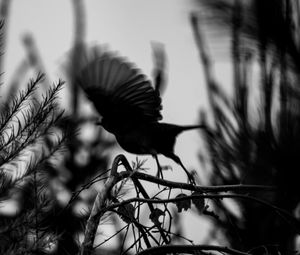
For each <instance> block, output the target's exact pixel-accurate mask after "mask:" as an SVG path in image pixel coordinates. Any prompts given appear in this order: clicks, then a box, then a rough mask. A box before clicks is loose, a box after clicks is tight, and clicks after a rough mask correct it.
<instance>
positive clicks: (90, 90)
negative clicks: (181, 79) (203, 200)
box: [75, 48, 203, 184]
mask: <svg viewBox="0 0 300 255" xmlns="http://www.w3.org/2000/svg"><path fill="white" fill-rule="evenodd" d="M82 52H84V53H83V54H82V56H83V57H81V58H78V59H81V60H79V61H80V64H79V65H78V66H79V70H78V72H77V77H76V79H75V81H76V83H77V85H78V86H80V87H81V88H82V89H83V91H84V92H85V94H86V96H87V98H88V99H89V100H90V101H91V102H92V104H93V105H94V107H95V109H96V111H97V112H98V113H99V114H100V115H101V117H102V119H101V121H100V122H99V124H100V125H101V126H102V127H103V128H104V129H105V130H107V131H108V132H110V133H112V134H113V135H114V136H115V138H116V141H117V142H118V144H119V145H120V147H121V148H122V149H124V150H125V151H127V152H129V153H133V154H137V155H152V156H153V157H154V158H155V160H156V164H157V168H158V170H157V177H161V178H163V174H162V168H161V166H160V163H159V161H158V155H160V154H161V155H164V156H165V157H167V158H170V159H172V160H173V161H174V162H176V163H177V164H178V165H180V166H181V167H182V169H183V170H184V171H185V173H186V174H187V177H188V180H189V181H190V183H192V184H195V180H194V176H193V175H192V174H191V173H189V171H188V170H187V169H186V168H185V166H184V165H183V163H182V161H181V160H180V158H179V157H178V156H177V155H176V154H175V153H174V146H175V142H176V137H177V136H178V135H179V134H180V133H182V132H184V131H187V130H191V129H198V128H203V125H188V126H182V125H176V124H170V123H163V122H161V120H162V114H161V110H162V99H161V96H160V92H159V89H158V88H159V86H158V85H156V86H155V87H154V86H153V85H152V83H151V81H150V79H148V77H147V76H146V75H145V74H143V73H142V71H141V70H140V69H138V68H137V67H136V66H135V65H134V64H133V63H131V62H129V61H128V60H127V59H125V58H123V57H120V56H119V55H117V54H116V53H113V52H109V51H104V52H103V51H102V50H101V49H100V50H99V49H96V48H94V49H92V50H90V51H88V50H83V51H82ZM158 75H160V74H159V73H158ZM158 80H161V79H158Z"/></svg>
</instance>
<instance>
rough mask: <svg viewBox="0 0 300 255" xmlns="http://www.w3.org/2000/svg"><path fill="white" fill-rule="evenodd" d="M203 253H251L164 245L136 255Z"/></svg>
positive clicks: (234, 254)
mask: <svg viewBox="0 0 300 255" xmlns="http://www.w3.org/2000/svg"><path fill="white" fill-rule="evenodd" d="M205 251H211V252H212V251H216V252H220V253H222V254H230V255H249V254H251V253H248V252H242V251H238V250H234V249H231V248H228V247H225V246H215V245H164V246H159V247H152V248H150V249H147V250H144V251H142V252H139V253H138V254H137V255H153V254H159V255H164V254H166V255H167V254H177V253H184V254H201V252H205Z"/></svg>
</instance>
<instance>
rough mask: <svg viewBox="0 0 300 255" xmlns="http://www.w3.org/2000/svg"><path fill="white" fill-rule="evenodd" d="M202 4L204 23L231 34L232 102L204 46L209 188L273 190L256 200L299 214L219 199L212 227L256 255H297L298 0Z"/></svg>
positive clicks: (299, 165) (299, 194) (299, 142)
mask: <svg viewBox="0 0 300 255" xmlns="http://www.w3.org/2000/svg"><path fill="white" fill-rule="evenodd" d="M198 3H199V4H200V6H201V8H203V9H205V10H207V12H204V11H202V12H201V15H200V19H201V21H203V23H204V24H205V25H206V26H208V29H209V27H210V25H209V23H211V24H214V29H217V31H218V30H220V31H222V30H224V29H226V30H227V31H230V30H231V35H230V38H231V45H232V47H231V56H232V66H233V88H234V89H233V92H234V94H233V95H232V96H227V95H226V94H225V93H224V92H223V91H222V87H221V85H219V84H218V83H217V82H216V79H215V78H214V77H213V76H212V75H211V68H212V67H211V65H210V64H211V61H210V59H209V56H208V55H207V54H206V55H204V56H205V57H207V58H208V61H207V59H204V58H203V54H205V53H204V52H203V50H204V46H203V45H199V40H198V48H199V50H200V53H202V55H201V56H202V61H203V63H204V65H206V67H205V68H206V69H205V70H206V75H207V77H210V79H208V90H209V94H210V105H211V109H212V114H213V116H214V118H213V121H212V123H211V130H210V132H209V133H207V135H206V136H205V139H206V146H207V149H208V152H209V161H210V163H211V164H210V166H211V169H210V170H211V176H210V183H211V184H213V185H223V184H227V185H228V184H261V185H274V186H276V187H277V188H278V191H277V192H276V193H265V194H261V193H259V194H257V195H256V196H257V197H259V198H262V199H264V200H265V201H267V202H268V203H270V204H272V205H275V206H277V207H280V208H282V209H284V210H286V211H287V212H289V213H290V214H291V215H294V216H295V221H294V222H293V223H291V222H289V221H288V220H287V219H285V218H284V216H282V217H280V216H278V214H276V213H274V211H272V210H270V209H267V208H266V207H264V206H263V205H260V204H257V203H253V202H249V201H246V200H237V199H236V200H234V203H232V204H231V205H226V204H224V203H221V202H220V201H215V208H216V213H217V214H218V215H219V216H220V218H219V219H218V220H216V221H215V222H214V224H215V226H216V231H215V236H216V237H219V238H224V237H225V238H226V240H227V241H228V242H229V244H230V246H232V247H234V248H237V249H241V250H248V251H251V254H292V253H293V251H294V250H295V249H296V248H297V247H295V241H296V237H297V232H296V229H297V226H299V224H300V222H299V215H298V213H297V211H298V210H299V201H300V190H299V187H300V186H299V177H300V162H299V149H300V139H299V138H300V129H299V127H300V125H299V124H300V100H299V99H300V98H299V82H300V80H299V70H300V62H299V61H300V42H299V29H298V28H299V25H300V23H299V21H300V19H299V17H300V9H299V1H290V0H272V1H269V0H251V1H250V0H249V1H237V0H232V1H226V0H223V1H222V0H217V1H205V0H203V1H198ZM203 9H202V10H203ZM205 13H206V14H207V15H206V14H205ZM195 15H196V14H195ZM208 16H209V17H208ZM195 17H196V16H194V22H196V26H195V29H196V32H195V33H196V34H197V33H198V37H200V42H201V39H202V40H204V38H203V37H204V36H203V33H202V32H201V29H200V28H199V27H197V26H198V25H199V24H198V20H195V19H196V18H195ZM207 20H209V22H205V21H207ZM203 23H202V25H203ZM203 26H204V25H203ZM206 53H207V52H206ZM255 91H258V93H256V92H255ZM219 230H221V231H219ZM220 232H221V235H220ZM220 240H221V239H220ZM298 248H299V247H298Z"/></svg>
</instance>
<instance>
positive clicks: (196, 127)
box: [180, 125, 206, 131]
mask: <svg viewBox="0 0 300 255" xmlns="http://www.w3.org/2000/svg"><path fill="white" fill-rule="evenodd" d="M198 128H199V129H206V126H205V125H188V126H180V129H181V131H187V130H191V129H198Z"/></svg>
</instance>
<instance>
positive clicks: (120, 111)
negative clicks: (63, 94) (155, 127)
mask: <svg viewBox="0 0 300 255" xmlns="http://www.w3.org/2000/svg"><path fill="white" fill-rule="evenodd" d="M100 52H101V51H100ZM93 53H96V54H92V56H88V57H87V58H84V59H87V60H85V61H86V62H87V63H85V64H81V70H80V72H79V75H78V78H77V83H78V84H79V85H80V86H81V87H82V88H83V89H84V91H85V92H86V94H87V96H88V98H89V99H90V100H91V101H92V102H93V104H94V106H95V108H96V110H97V111H98V112H99V113H100V114H101V115H102V117H103V119H105V121H106V122H110V123H111V124H113V125H123V126H130V125H136V124H137V123H138V122H140V121H142V122H149V123H151V122H157V121H159V120H160V119H161V118H162V116H161V113H160V111H161V109H162V106H161V98H160V96H159V94H158V92H157V91H155V90H154V88H153V87H152V85H151V82H150V81H149V80H148V79H147V77H146V76H145V75H143V74H142V73H141V72H140V70H139V69H137V68H135V67H134V65H133V64H131V63H129V62H127V61H126V60H125V59H123V58H120V57H118V56H116V55H114V54H113V53H108V52H106V53H99V51H96V50H94V51H93Z"/></svg>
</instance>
